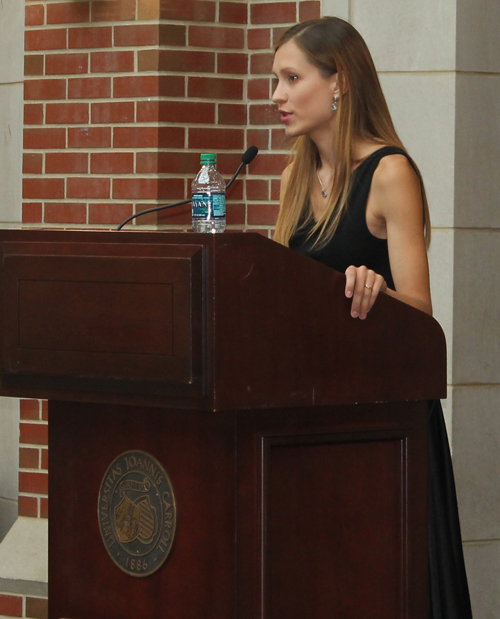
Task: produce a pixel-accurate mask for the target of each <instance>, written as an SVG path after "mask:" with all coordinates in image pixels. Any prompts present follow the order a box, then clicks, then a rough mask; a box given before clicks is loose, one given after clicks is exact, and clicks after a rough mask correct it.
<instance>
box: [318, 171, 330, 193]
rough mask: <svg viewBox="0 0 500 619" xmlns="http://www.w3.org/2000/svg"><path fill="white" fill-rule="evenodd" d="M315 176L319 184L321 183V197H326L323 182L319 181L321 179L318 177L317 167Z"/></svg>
mask: <svg viewBox="0 0 500 619" xmlns="http://www.w3.org/2000/svg"><path fill="white" fill-rule="evenodd" d="M316 176H317V177H318V180H319V184H320V185H321V195H322V196H323V198H326V197H328V194H327V193H326V189H325V186H324V185H323V183H322V182H321V179H320V177H319V172H318V170H317V169H316Z"/></svg>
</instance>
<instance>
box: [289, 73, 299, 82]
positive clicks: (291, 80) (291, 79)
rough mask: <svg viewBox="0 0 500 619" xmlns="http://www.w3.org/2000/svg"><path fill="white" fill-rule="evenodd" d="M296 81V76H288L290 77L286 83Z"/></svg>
mask: <svg viewBox="0 0 500 619" xmlns="http://www.w3.org/2000/svg"><path fill="white" fill-rule="evenodd" d="M298 79H299V78H298V76H297V75H293V74H290V75H289V76H288V81H289V82H295V81H297V80H298Z"/></svg>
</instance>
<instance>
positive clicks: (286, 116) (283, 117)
mask: <svg viewBox="0 0 500 619" xmlns="http://www.w3.org/2000/svg"><path fill="white" fill-rule="evenodd" d="M280 114H281V122H283V123H286V121H287V120H290V118H291V117H292V114H291V112H282V111H280Z"/></svg>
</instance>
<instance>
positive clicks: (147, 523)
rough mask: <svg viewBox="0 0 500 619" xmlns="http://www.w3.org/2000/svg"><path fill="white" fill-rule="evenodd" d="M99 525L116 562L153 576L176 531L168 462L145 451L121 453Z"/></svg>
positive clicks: (104, 486) (102, 495)
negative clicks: (163, 462)
mask: <svg viewBox="0 0 500 619" xmlns="http://www.w3.org/2000/svg"><path fill="white" fill-rule="evenodd" d="M98 516H99V528H100V530H101V536H102V540H103V542H104V546H105V547H106V550H107V551H108V553H109V556H110V557H111V558H112V559H113V561H114V562H115V563H116V565H117V566H118V567H119V568H120V569H122V570H123V571H124V572H127V574H130V575H131V576H149V574H152V573H153V572H156V570H158V569H159V568H160V566H161V565H162V564H163V563H164V561H165V559H166V558H167V556H168V554H169V552H170V550H171V548H172V542H173V540H174V535H175V525H176V506H175V497H174V492H173V490H172V485H171V483H170V480H169V478H168V475H167V473H166V471H165V469H164V468H163V466H162V465H161V464H160V463H159V462H158V460H156V458H154V457H153V456H151V455H150V454H148V453H146V452H144V451H127V452H125V453H122V454H121V455H119V456H118V457H117V458H116V459H115V460H114V461H113V462H112V463H111V465H110V466H109V468H108V470H107V471H106V473H105V475H104V477H103V480H102V483H101V488H100V491H99V503H98Z"/></svg>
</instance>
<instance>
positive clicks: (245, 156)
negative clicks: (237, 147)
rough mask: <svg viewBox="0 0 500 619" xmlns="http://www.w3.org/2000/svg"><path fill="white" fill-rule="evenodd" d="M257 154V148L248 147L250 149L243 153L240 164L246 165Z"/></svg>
mask: <svg viewBox="0 0 500 619" xmlns="http://www.w3.org/2000/svg"><path fill="white" fill-rule="evenodd" d="M258 152H259V149H258V148H257V146H250V148H249V149H248V150H247V151H246V152H245V153H243V155H242V157H241V163H244V164H245V165H248V164H249V163H251V162H252V161H253V160H254V159H255V157H256V156H257V153H258Z"/></svg>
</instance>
